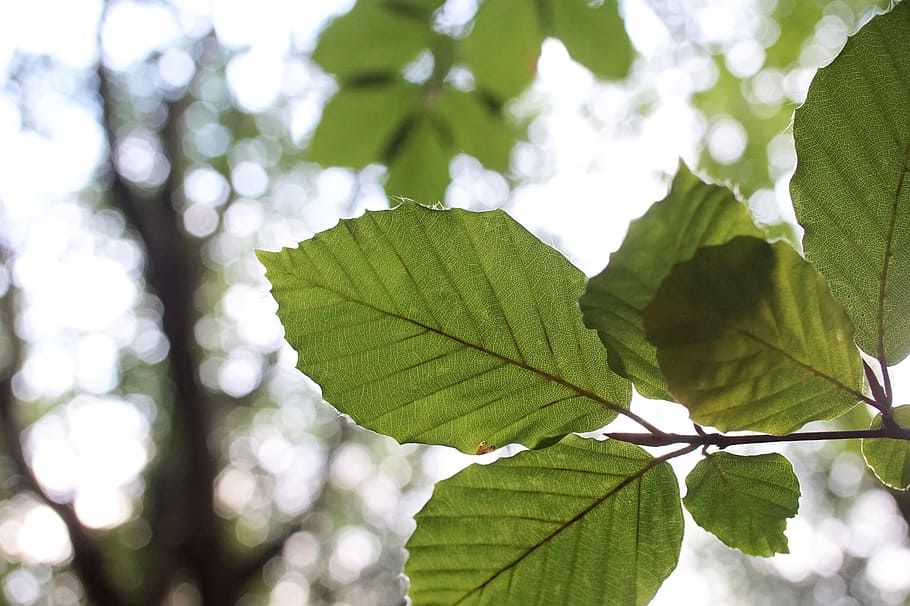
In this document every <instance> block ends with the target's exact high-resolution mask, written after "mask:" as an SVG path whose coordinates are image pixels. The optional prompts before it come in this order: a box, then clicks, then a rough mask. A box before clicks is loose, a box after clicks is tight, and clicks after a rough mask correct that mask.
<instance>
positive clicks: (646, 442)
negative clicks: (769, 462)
mask: <svg viewBox="0 0 910 606" xmlns="http://www.w3.org/2000/svg"><path fill="white" fill-rule="evenodd" d="M604 436H605V437H607V438H612V439H614V440H619V441H620V442H629V443H630V444H637V445H639V446H670V445H671V444H692V445H695V446H704V447H707V446H716V447H717V448H720V449H724V448H727V447H729V446H740V445H743V444H770V443H777V442H810V441H817V440H855V439H861V438H866V439H868V438H890V439H893V440H910V428H906V427H901V426H899V425H894V426H883V427H880V428H878V429H847V430H841V431H806V432H802V433H791V434H786V435H782V436H776V435H772V434H764V433H761V434H752V435H746V436H730V435H727V434H723V433H698V434H691V435H690V434H679V433H665V434H650V433H623V432H617V433H605V434H604Z"/></svg>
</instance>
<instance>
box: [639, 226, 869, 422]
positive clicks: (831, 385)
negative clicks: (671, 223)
mask: <svg viewBox="0 0 910 606" xmlns="http://www.w3.org/2000/svg"><path fill="white" fill-rule="evenodd" d="M644 320H645V330H646V332H647V335H648V340H649V341H651V343H653V344H654V345H655V346H656V347H657V359H658V361H659V362H660V368H661V370H662V371H663V373H664V376H666V378H667V384H668V386H669V391H670V393H671V394H672V395H673V396H674V397H675V398H676V400H677V401H679V402H680V403H682V404H684V405H685V406H686V407H687V408H688V409H689V413H690V415H691V417H692V419H693V420H694V421H696V422H698V423H701V424H704V425H713V426H715V427H717V428H718V429H720V430H722V431H731V430H737V429H748V430H754V431H767V432H770V433H773V434H778V435H782V434H786V433H790V432H792V431H794V430H795V429H798V428H799V427H801V426H802V425H804V424H805V423H808V422H809V421H815V420H819V419H829V418H832V417H836V416H838V415H840V414H843V413H844V412H846V411H847V410H849V409H850V408H851V407H852V406H853V405H854V404H855V403H856V402H857V401H858V400H859V399H861V398H862V397H863V394H862V389H863V370H862V364H861V362H860V357H859V352H858V351H857V349H856V346H855V345H854V344H853V327H852V325H851V324H850V320H849V319H848V318H847V316H846V314H845V313H844V310H843V308H842V307H841V305H840V304H839V303H838V302H837V301H836V300H835V299H834V298H833V297H832V296H831V292H830V291H829V289H828V285H827V283H826V282H825V280H824V278H823V277H822V276H821V275H820V274H819V273H818V272H817V271H815V269H814V268H813V267H812V266H811V265H810V264H809V263H808V262H806V261H805V260H804V259H802V258H801V257H800V256H799V255H798V254H797V253H796V251H794V250H793V249H792V248H791V247H790V246H789V245H788V244H786V243H783V242H776V243H774V244H768V243H767V242H765V241H764V240H760V239H758V238H753V237H750V236H738V237H736V238H734V239H733V240H730V241H729V242H727V243H726V244H721V245H719V246H709V247H704V248H699V249H698V251H696V253H695V256H694V257H693V258H692V259H691V260H689V261H685V262H683V263H679V264H677V265H676V266H675V267H674V268H673V270H672V271H671V272H670V274H669V275H668V276H667V277H666V278H665V279H664V281H663V283H662V284H661V286H660V288H659V289H658V291H657V294H655V296H654V299H653V300H652V301H651V303H650V304H649V305H648V306H647V307H646V308H645V312H644Z"/></svg>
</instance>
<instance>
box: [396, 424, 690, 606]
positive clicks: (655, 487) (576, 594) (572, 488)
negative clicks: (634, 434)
mask: <svg viewBox="0 0 910 606" xmlns="http://www.w3.org/2000/svg"><path fill="white" fill-rule="evenodd" d="M416 519H417V530H416V531H415V532H414V535H413V536H412V537H411V539H410V540H409V541H408V544H407V549H408V551H409V552H410V557H409V559H408V562H407V564H406V567H405V573H406V574H407V575H408V576H409V577H410V579H411V587H410V591H409V593H410V596H411V598H412V599H413V600H414V603H415V604H592V605H593V604H598V605H604V606H607V605H616V606H631V605H640V604H645V603H647V602H648V601H649V600H650V599H651V597H652V596H653V595H654V594H655V592H656V591H657V588H658V587H659V586H660V584H661V583H662V582H663V580H664V579H665V578H666V577H667V576H668V575H669V574H670V572H671V571H672V570H673V568H675V567H676V561H677V559H678V557H679V549H680V543H681V541H682V531H683V523H682V511H681V507H680V504H679V491H678V488H677V483H676V477H675V476H674V474H673V470H672V468H671V467H670V465H669V464H668V463H666V462H658V460H657V459H654V458H652V457H651V456H650V455H649V454H648V453H646V452H645V451H644V450H642V449H640V448H638V447H637V446H632V445H631V444H625V443H622V442H616V441H612V440H609V441H606V442H596V441H594V440H584V439H581V438H578V437H576V436H569V437H567V438H565V439H564V440H563V441H562V442H560V443H558V444H556V445H554V446H551V447H550V448H546V449H544V450H539V451H530V452H522V453H519V454H517V455H516V456H514V457H512V458H508V459H500V460H498V461H496V462H495V463H493V464H491V465H487V466H480V465H473V466H471V467H468V468H467V469H465V470H464V471H462V472H461V473H459V474H457V475H455V476H453V477H452V478H450V479H448V480H444V481H442V482H440V483H439V484H437V485H436V490H435V491H434V493H433V498H432V499H430V501H429V502H428V503H427V505H426V507H424V509H423V511H421V512H420V513H418V514H417V518H416Z"/></svg>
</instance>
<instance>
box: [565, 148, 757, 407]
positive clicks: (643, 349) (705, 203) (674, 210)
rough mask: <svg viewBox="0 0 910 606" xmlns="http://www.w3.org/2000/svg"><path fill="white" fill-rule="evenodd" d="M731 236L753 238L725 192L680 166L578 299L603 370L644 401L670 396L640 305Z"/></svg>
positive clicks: (744, 215) (740, 207)
mask: <svg viewBox="0 0 910 606" xmlns="http://www.w3.org/2000/svg"><path fill="white" fill-rule="evenodd" d="M737 235H756V236H758V235H761V232H760V231H759V230H758V228H756V227H755V225H754V224H753V223H752V218H751V216H750V214H749V209H748V208H746V206H745V205H744V204H742V203H740V202H739V201H737V200H736V197H735V196H734V195H733V193H732V192H731V191H730V190H728V189H726V188H724V187H720V186H717V185H709V184H707V183H704V182H702V181H701V180H700V179H699V178H698V177H696V176H695V175H693V174H692V173H691V172H689V170H688V169H687V168H686V167H685V165H683V164H682V163H680V165H679V169H678V171H677V173H676V178H675V179H674V180H673V184H672V185H671V187H670V191H669V193H668V194H667V197H666V198H664V199H663V200H661V201H660V202H657V203H656V204H654V205H653V206H652V207H651V208H650V209H649V210H648V212H647V213H645V215H644V216H642V217H641V218H640V219H637V220H635V221H633V222H632V224H631V226H630V227H629V232H628V235H626V238H625V240H624V241H623V243H622V246H621V247H620V249H619V250H617V251H616V252H615V253H613V254H612V255H611V256H610V263H609V265H607V267H606V269H604V270H603V271H602V272H601V273H600V274H598V275H597V276H595V277H593V278H591V280H589V281H588V286H587V288H586V289H585V293H584V295H583V296H582V297H581V300H580V301H579V303H580V304H581V310H582V312H583V314H584V321H585V325H587V326H588V327H589V328H594V329H596V330H597V334H598V335H599V336H600V340H601V341H602V342H603V344H604V346H605V347H606V348H607V352H608V354H609V361H610V367H611V368H612V369H613V370H614V371H615V372H617V373H619V374H620V375H622V376H624V377H628V378H629V379H631V380H632V382H633V383H634V384H635V388H636V389H637V390H638V391H639V393H641V394H642V395H644V396H647V397H649V398H660V399H666V400H670V399H672V397H671V396H670V395H669V393H667V385H666V379H665V378H664V376H663V373H662V372H661V371H660V367H659V366H658V364H657V353H656V351H655V349H654V346H653V345H651V343H650V342H648V339H647V337H646V336H645V329H644V322H643V320H642V315H641V314H642V310H644V308H645V306H646V305H647V304H648V302H650V301H651V299H652V298H653V297H654V293H655V292H656V291H657V288H658V287H659V286H660V282H661V280H663V279H664V277H665V276H666V275H667V274H668V273H669V272H670V269H671V268H672V267H673V265H674V264H675V263H677V262H679V261H684V260H686V259H689V258H691V257H692V254H693V253H694V252H695V250H696V249H697V248H698V247H700V246H707V245H711V244H720V243H722V242H726V241H727V240H729V239H730V238H732V237H734V236H737Z"/></svg>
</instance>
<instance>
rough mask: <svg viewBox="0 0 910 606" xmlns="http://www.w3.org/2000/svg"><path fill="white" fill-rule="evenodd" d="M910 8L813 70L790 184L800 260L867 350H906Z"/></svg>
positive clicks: (873, 24) (909, 345) (909, 315)
mask: <svg viewBox="0 0 910 606" xmlns="http://www.w3.org/2000/svg"><path fill="white" fill-rule="evenodd" d="M908 40H910V2H903V3H901V4H898V5H897V6H896V7H895V8H894V10H892V11H891V12H890V13H888V14H886V15H883V16H879V17H876V18H874V19H873V20H872V21H870V22H869V23H868V24H867V25H866V26H865V27H863V28H862V29H861V30H860V31H859V33H857V34H856V35H855V36H853V37H852V38H850V39H849V40H848V42H847V45H846V46H845V47H844V50H843V51H841V53H840V55H839V56H838V57H837V59H835V60H834V62H833V63H831V65H829V66H828V67H825V68H822V69H820V70H819V71H818V74H817V75H816V76H815V79H814V80H813V81H812V84H811V86H810V87H809V93H808V96H807V98H806V103H805V105H803V106H802V107H801V108H799V109H798V110H797V111H796V117H795V120H794V137H795V139H796V153H797V158H798V160H797V167H796V173H795V174H794V175H793V179H792V181H791V182H790V191H791V193H792V195H793V204H794V207H795V209H796V216H797V218H798V219H799V222H800V224H802V226H803V227H804V228H805V231H806V233H805V238H804V241H803V245H804V247H805V250H806V255H807V257H808V258H809V259H810V260H811V261H812V262H813V263H815V265H816V267H818V269H819V271H820V272H821V273H822V274H824V276H825V277H826V278H828V280H829V282H830V283H831V291H832V292H833V293H834V296H835V297H836V298H837V299H838V300H839V301H840V302H841V303H842V304H843V305H844V307H846V309H847V313H848V314H849V315H850V317H851V318H852V319H853V322H854V324H855V325H856V338H857V342H858V343H859V345H860V347H861V348H862V349H863V350H864V351H866V352H867V353H869V354H871V355H874V356H876V357H878V358H879V359H881V360H883V361H886V362H887V363H889V364H894V363H896V362H898V361H900V360H902V359H903V358H905V357H906V356H907V354H908V353H910V184H908V183H907V181H908V180H910V44H908Z"/></svg>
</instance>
